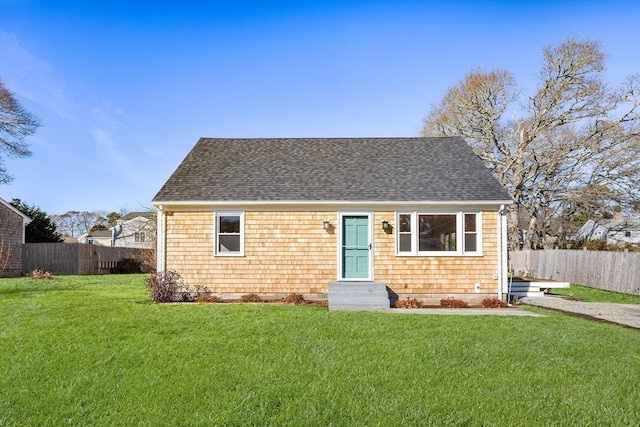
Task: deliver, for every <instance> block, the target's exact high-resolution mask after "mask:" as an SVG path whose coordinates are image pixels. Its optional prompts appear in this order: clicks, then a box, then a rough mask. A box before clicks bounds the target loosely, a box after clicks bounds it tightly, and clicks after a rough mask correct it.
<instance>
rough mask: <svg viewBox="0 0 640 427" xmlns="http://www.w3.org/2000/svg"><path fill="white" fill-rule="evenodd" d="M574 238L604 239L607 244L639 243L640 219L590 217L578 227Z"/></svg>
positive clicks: (587, 239)
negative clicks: (593, 218)
mask: <svg viewBox="0 0 640 427" xmlns="http://www.w3.org/2000/svg"><path fill="white" fill-rule="evenodd" d="M575 238H576V240H586V241H592V240H606V241H607V244H609V245H620V244H625V243H630V244H633V245H640V219H631V218H628V219H624V218H620V217H618V218H614V219H603V220H598V221H595V220H592V219H590V220H589V221H587V222H585V223H584V225H583V226H582V227H580V230H578V232H577V233H576V236H575Z"/></svg>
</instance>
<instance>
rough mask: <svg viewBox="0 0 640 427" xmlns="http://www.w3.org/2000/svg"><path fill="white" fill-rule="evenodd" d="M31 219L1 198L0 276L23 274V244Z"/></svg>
mask: <svg viewBox="0 0 640 427" xmlns="http://www.w3.org/2000/svg"><path fill="white" fill-rule="evenodd" d="M30 222H31V219H30V218H29V217H28V216H26V215H25V214H23V213H22V212H20V211H19V210H18V209H16V208H15V207H13V206H12V205H11V204H10V203H8V202H6V201H5V200H4V199H2V198H0V277H7V276H20V275H21V274H22V245H23V244H24V241H25V227H26V226H27V224H29V223H30Z"/></svg>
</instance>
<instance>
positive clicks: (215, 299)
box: [196, 294, 223, 303]
mask: <svg viewBox="0 0 640 427" xmlns="http://www.w3.org/2000/svg"><path fill="white" fill-rule="evenodd" d="M196 302H209V303H219V302H223V301H222V298H220V297H219V296H217V295H209V294H198V297H197V298H196Z"/></svg>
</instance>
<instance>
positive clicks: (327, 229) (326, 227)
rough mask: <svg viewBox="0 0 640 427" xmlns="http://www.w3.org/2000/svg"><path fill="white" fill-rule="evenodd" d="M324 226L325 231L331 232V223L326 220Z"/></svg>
mask: <svg viewBox="0 0 640 427" xmlns="http://www.w3.org/2000/svg"><path fill="white" fill-rule="evenodd" d="M322 225H323V227H324V231H329V230H330V229H331V223H330V222H329V220H328V219H325V220H324V222H323V223H322Z"/></svg>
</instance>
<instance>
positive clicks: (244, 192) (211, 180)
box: [154, 137, 511, 203]
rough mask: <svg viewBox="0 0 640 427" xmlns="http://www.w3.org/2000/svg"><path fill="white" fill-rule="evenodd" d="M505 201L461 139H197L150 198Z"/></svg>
mask: <svg viewBox="0 0 640 427" xmlns="http://www.w3.org/2000/svg"><path fill="white" fill-rule="evenodd" d="M472 200H473V201H505V200H511V197H510V196H509V194H508V193H507V192H506V191H505V190H504V189H503V188H502V186H501V185H500V184H499V183H498V181H497V180H496V179H495V178H494V177H493V176H492V174H491V172H490V171H489V170H488V169H487V168H485V166H484V165H483V164H482V162H481V161H480V159H479V158H478V157H477V156H476V155H475V154H474V153H473V151H472V150H471V148H470V147H469V146H468V145H467V143H466V142H465V141H464V140H463V139H462V138H459V137H443V138H266V139H223V138H201V139H200V140H199V141H198V142H197V143H196V145H195V146H194V147H193V149H192V150H191V152H190V153H189V154H188V155H187V157H186V158H185V159H184V160H183V161H182V163H181V164H180V166H178V168H177V169H176V171H175V172H174V173H173V175H171V177H170V178H169V179H168V181H167V182H166V183H165V184H164V186H163V187H162V188H161V189H160V191H159V192H158V194H157V195H156V196H155V197H154V202H165V203H166V202H172V201H173V202H178V201H194V202H197V201H200V202H204V201H472Z"/></svg>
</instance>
